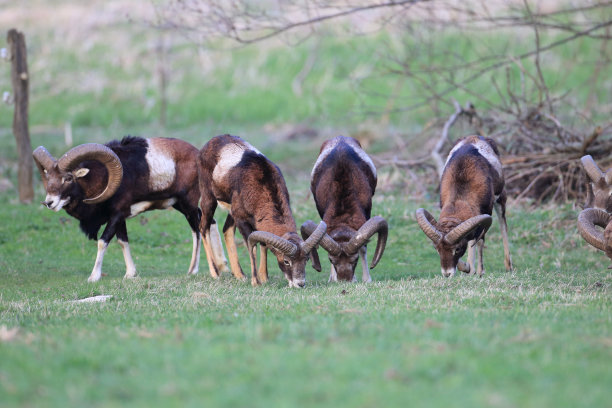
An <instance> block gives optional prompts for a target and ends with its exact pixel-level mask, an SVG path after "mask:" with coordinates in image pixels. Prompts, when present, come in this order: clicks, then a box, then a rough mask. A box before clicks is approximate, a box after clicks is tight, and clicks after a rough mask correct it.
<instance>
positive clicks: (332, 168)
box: [301, 136, 388, 282]
mask: <svg viewBox="0 0 612 408" xmlns="http://www.w3.org/2000/svg"><path fill="white" fill-rule="evenodd" d="M310 190H311V191H312V194H313V197H314V200H315V204H316V206H317V211H318V212H319V215H320V216H321V219H322V220H323V221H324V222H325V223H326V224H327V230H328V233H327V234H325V236H324V237H323V239H322V240H321V242H320V243H319V244H320V245H321V246H322V247H323V249H325V250H326V251H327V252H328V253H329V260H330V262H331V272H330V275H329V281H330V282H331V281H337V280H338V279H340V280H345V281H354V280H356V277H355V268H356V266H357V260H358V259H359V257H361V266H362V280H363V281H364V282H371V281H372V278H371V277H370V271H369V269H368V262H367V257H366V255H367V252H366V250H367V247H366V245H367V243H368V240H369V239H370V238H371V237H372V236H373V235H374V234H378V242H377V245H376V251H375V252H374V257H373V259H372V265H371V266H370V269H371V268H374V267H375V266H376V264H377V263H378V261H380V258H381V257H382V254H383V252H384V250H385V244H386V241H387V233H388V226H387V221H385V219H384V218H382V217H379V216H376V217H372V218H370V213H371V211H372V196H373V195H374V191H375V190H376V167H375V166H374V163H372V160H371V159H370V157H369V156H368V155H367V154H366V152H365V151H363V149H362V148H361V144H359V142H358V141H357V140H355V139H353V138H352V137H344V136H338V137H336V138H334V139H330V140H327V141H326V142H324V143H323V145H322V146H321V150H320V152H319V157H318V158H317V161H316V163H315V165H314V167H313V169H312V174H311V183H310ZM315 227H316V225H315V224H314V223H313V222H312V221H307V222H305V223H304V224H303V225H302V228H301V231H302V236H303V238H306V237H308V236H309V235H310V234H312V232H313V231H314V229H315ZM311 255H312V258H313V262H312V263H313V267H314V268H315V269H316V270H318V271H321V264H320V263H319V256H318V254H317V251H316V249H314V250H313V251H312V253H311Z"/></svg>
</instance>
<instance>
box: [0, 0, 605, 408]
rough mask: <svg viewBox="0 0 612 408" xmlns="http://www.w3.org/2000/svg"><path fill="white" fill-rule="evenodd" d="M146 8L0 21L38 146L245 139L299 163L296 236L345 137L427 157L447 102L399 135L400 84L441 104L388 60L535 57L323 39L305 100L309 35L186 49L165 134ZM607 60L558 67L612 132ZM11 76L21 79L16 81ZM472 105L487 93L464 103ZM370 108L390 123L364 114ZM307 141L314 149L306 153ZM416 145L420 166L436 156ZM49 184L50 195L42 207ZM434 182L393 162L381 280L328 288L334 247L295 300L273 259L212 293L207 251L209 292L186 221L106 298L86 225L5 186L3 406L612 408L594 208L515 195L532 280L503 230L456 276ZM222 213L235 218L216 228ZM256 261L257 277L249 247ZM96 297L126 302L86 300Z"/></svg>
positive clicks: (115, 272) (573, 50) (113, 272)
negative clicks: (444, 263)
mask: <svg viewBox="0 0 612 408" xmlns="http://www.w3.org/2000/svg"><path fill="white" fill-rule="evenodd" d="M26 3H27V4H26ZM145 3H146V4H145ZM134 4H138V5H140V6H141V7H140V8H138V7H136V6H134ZM148 4H149V3H148V2H140V1H138V2H137V1H131V2H122V1H116V0H111V1H102V0H94V1H92V2H87V5H85V3H82V2H76V1H73V0H51V1H43V0H29V1H28V2H15V3H11V4H9V3H8V2H1V1H0V26H3V27H7V28H8V27H9V26H17V28H20V29H22V30H23V31H24V32H25V33H26V38H27V41H28V49H29V63H30V72H31V78H32V82H31V88H30V89H31V105H30V114H31V116H30V125H31V133H32V134H31V137H32V145H33V146H34V147H35V146H38V145H45V146H46V147H47V148H48V149H49V150H50V151H51V153H52V154H54V155H56V156H59V155H61V154H62V153H64V152H65V151H66V150H67V146H66V145H65V144H64V137H63V127H64V124H65V123H66V122H70V123H71V124H72V127H73V131H74V144H78V143H84V142H105V141H108V140H110V139H113V138H120V137H122V136H123V135H126V134H133V135H143V136H160V135H167V136H174V137H180V138H183V139H185V140H188V141H190V142H191V143H193V144H194V145H196V146H198V147H200V146H202V145H203V144H204V143H205V142H206V141H207V140H208V139H209V138H210V137H212V136H214V135H216V134H220V133H225V132H230V133H233V134H237V135H240V136H243V137H245V138H247V139H248V140H249V141H251V142H252V143H253V144H254V145H255V146H256V147H257V148H258V149H259V150H261V151H262V152H264V153H265V154H266V155H267V156H268V157H270V158H271V159H272V160H273V161H275V162H276V163H277V164H278V165H279V166H280V168H281V169H282V171H283V172H284V174H285V177H286V179H287V184H288V188H289V191H290V194H291V199H292V207H293V210H294V215H295V218H296V221H297V223H298V225H299V224H301V223H302V222H303V221H305V220H306V219H313V220H318V215H317V214H316V211H315V207H314V203H313V200H312V197H311V196H310V195H309V194H308V186H309V174H310V169H311V166H312V164H313V163H314V161H315V158H316V154H317V152H318V149H319V147H320V144H321V143H322V141H323V140H325V139H326V138H328V137H332V136H335V135H336V134H338V133H343V134H347V135H355V136H358V135H369V136H368V137H367V138H366V140H364V142H366V143H367V145H368V151H369V152H371V153H379V152H385V151H388V150H389V149H391V148H393V147H394V143H395V141H394V139H393V138H392V137H389V135H391V134H392V135H394V136H393V137H400V138H403V139H404V142H410V140H411V138H412V137H413V136H414V135H416V134H418V133H419V132H420V131H421V130H422V129H423V128H424V127H425V126H426V125H427V123H428V122H429V121H430V120H431V119H432V118H431V110H430V108H425V109H421V110H416V111H413V112H410V113H405V114H403V113H398V114H395V115H391V116H390V120H389V121H388V122H386V121H385V119H383V117H384V116H385V115H384V113H382V110H384V109H381V106H382V107H385V106H387V104H388V103H389V96H388V95H389V93H390V92H391V91H392V90H394V89H396V88H398V92H397V94H396V96H395V98H396V101H395V102H394V106H395V107H400V106H402V105H406V106H407V105H410V104H412V103H414V101H415V100H419V99H420V98H422V97H423V95H422V94H421V93H420V92H422V88H420V87H419V86H418V84H415V83H411V82H410V81H406V82H405V83H403V82H402V84H401V85H399V82H398V78H397V76H388V75H384V74H381V73H380V72H382V71H379V69H381V68H385V67H387V68H389V67H388V66H386V64H388V60H386V59H385V53H386V51H385V52H383V50H388V48H386V47H389V46H391V47H392V48H391V49H393V50H395V51H396V52H397V55H413V54H414V56H415V64H417V65H419V64H420V65H422V66H424V67H427V66H430V64H434V63H435V64H437V65H439V66H442V65H444V64H446V63H451V62H452V58H453V55H451V54H447V55H446V54H444V52H443V51H442V50H443V49H444V48H445V47H447V46H448V44H449V43H451V44H453V45H454V46H455V51H456V52H457V53H461V54H463V55H467V56H471V57H473V58H477V57H478V56H479V55H481V54H482V53H483V52H484V51H486V50H490V49H497V50H500V51H499V52H504V53H508V54H516V53H520V52H521V50H522V49H521V47H524V46H525V43H524V42H521V41H516V38H515V37H513V36H506V35H505V33H504V32H502V31H500V32H499V33H498V35H496V36H490V37H486V38H479V39H474V40H472V41H467V40H466V41H465V42H457V40H456V39H455V38H452V37H450V36H449V37H446V36H440V38H439V41H438V42H437V44H438V46H439V47H440V48H439V49H438V48H436V49H432V50H430V51H431V52H430V53H421V54H419V53H417V52H416V51H418V44H417V43H415V42H414V41H411V39H410V38H403V37H402V38H399V37H398V35H397V33H386V32H381V33H378V34H377V35H374V36H371V37H361V38H348V37H346V36H335V35H329V36H324V37H322V39H321V40H320V43H319V44H318V48H317V50H316V52H317V56H316V58H315V60H316V63H315V64H314V65H313V68H312V70H311V72H310V73H309V75H308V76H307V77H306V78H305V80H304V82H303V84H302V93H301V94H300V93H299V92H298V93H296V92H295V91H294V90H293V87H292V85H293V82H294V80H295V77H296V75H297V73H298V72H300V70H301V69H302V68H303V67H304V64H305V61H306V60H307V59H308V58H309V55H310V53H312V52H313V45H312V43H310V42H306V43H302V44H299V45H296V46H294V47H288V46H287V44H278V43H272V44H265V45H259V46H257V47H255V48H238V49H234V50H231V51H222V50H214V49H199V48H197V47H193V46H191V45H189V44H187V43H185V41H184V40H183V39H181V38H180V37H173V38H172V39H171V40H172V41H173V44H174V46H173V47H172V52H171V54H170V61H171V62H170V71H171V77H170V82H169V87H168V99H169V106H168V124H167V127H166V128H162V127H160V126H158V125H157V120H158V111H159V95H158V87H157V78H156V61H157V60H156V57H155V52H154V49H155V44H156V43H157V41H158V40H159V35H158V34H157V33H156V32H155V31H153V30H151V29H150V27H148V26H147V25H146V24H143V23H142V20H141V19H142V18H144V17H146V15H147V12H146V10H145V11H142V10H143V9H146V7H147V5H148ZM143 7H144V8H143ZM135 10H136V11H135ZM607 12H609V10H607ZM50 15H52V16H53V17H54V18H49V16H50ZM126 15H128V16H130V17H131V18H132V20H128V19H126V18H125V17H126ZM432 35H433V34H432ZM543 37H544V39H543V40H546V39H547V38H546V37H545V36H544V35H543ZM584 41H588V40H584ZM599 52H600V48H598V47H589V43H587V42H583V41H582V40H580V41H576V42H572V43H569V44H568V45H567V46H564V47H560V48H558V49H555V51H554V52H551V53H549V54H546V56H545V57H543V69H544V71H545V74H546V77H547V78H548V79H550V83H549V85H550V86H551V89H552V91H553V92H555V93H557V94H562V93H565V92H566V91H570V90H571V94H570V95H569V96H568V97H567V98H568V100H569V102H570V104H571V105H573V106H580V105H581V104H585V103H586V101H588V100H591V101H595V102H594V106H597V107H599V108H600V110H599V111H593V112H591V116H589V118H588V120H593V121H596V120H597V118H598V117H603V116H601V115H604V116H605V115H608V116H609V109H608V108H609V95H610V94H611V92H612V81H611V80H610V78H609V76H606V75H600V76H599V77H598V79H597V80H596V81H595V82H593V80H592V72H593V64H594V63H595V61H599V59H600V56H599V54H598V53H599ZM417 57H419V58H421V57H423V58H424V59H422V60H421V59H416V58H417ZM525 64H526V65H528V63H527V62H526V63H525ZM589 64H590V65H589ZM559 66H563V69H557V68H558V67H559ZM7 67H8V64H2V65H0V86H1V87H2V88H6V87H7V86H8V85H7V84H8V70H7ZM532 68H533V67H531V66H527V69H532ZM375 72H376V73H377V74H376V75H374V74H373V73H375ZM511 75H516V72H515V71H513V73H511ZM504 76H505V74H502V76H501V78H503V77H504ZM364 78H366V80H363V79H364ZM489 85H490V78H489V77H486V78H482V80H478V81H475V82H474V83H473V88H471V91H472V92H478V93H481V94H483V95H486V97H487V98H489V99H492V100H494V99H495V98H496V92H495V91H494V90H492V89H491V88H490V86H489ZM438 90H439V89H438ZM453 96H454V97H456V98H457V99H458V100H459V101H460V102H462V103H464V102H465V100H466V98H468V94H466V93H464V92H462V91H460V92H457V93H455V94H453ZM372 107H376V108H377V109H379V110H380V112H379V113H378V114H374V115H369V116H365V115H363V112H364V111H368V110H371V108H372ZM582 113H584V112H581V114H582ZM598 115H600V116H598ZM11 117H12V109H11V108H10V107H7V106H4V105H2V107H0V181H3V182H5V181H8V182H10V183H12V185H13V186H14V185H15V184H16V178H17V177H16V171H17V165H16V152H15V148H14V139H13V136H12V134H11V129H10V126H11ZM583 119H584V118H582V117H580V118H576V119H575V123H578V122H580V121H582V120H583ZM588 120H587V122H588ZM296 124H298V125H305V126H306V127H308V128H310V129H314V134H313V135H310V136H307V137H301V138H297V139H290V138H288V137H287V134H288V133H290V131H291V130H292V129H294V128H295V126H296ZM364 128H365V129H366V130H367V129H374V130H373V131H371V132H370V133H368V132H363V129H364ZM398 135H399V136H398ZM413 144H414V145H415V146H417V147H416V148H415V150H414V151H412V150H410V151H407V152H405V153H406V155H407V156H411V155H417V156H418V155H419V154H418V148H419V147H418V144H417V143H413ZM407 158H408V157H407ZM419 175H420V174H419V173H416V176H419ZM35 179H36V185H35V187H36V198H35V202H38V201H40V200H42V199H43V197H44V193H43V191H42V186H41V183H40V181H39V176H38V174H36V175H35ZM433 184H434V183H433V182H432V185H425V186H424V185H423V183H422V182H419V181H418V180H416V181H415V180H411V179H410V177H408V176H407V175H405V174H402V171H401V170H398V169H393V168H381V169H379V190H378V192H377V194H376V196H375V202H374V209H373V214H376V215H382V216H384V217H385V218H386V219H387V221H388V222H389V225H390V232H389V234H390V235H389V241H388V244H387V250H386V252H385V254H384V256H383V258H382V260H381V262H380V263H379V265H378V266H377V267H376V268H375V269H374V270H373V271H372V278H373V279H374V282H372V283H370V284H363V283H361V282H359V283H351V284H346V283H328V282H327V278H328V271H329V263H328V262H327V260H326V258H327V257H326V256H324V255H323V253H320V254H321V255H322V256H321V258H322V262H323V263H324V265H323V268H324V272H322V273H317V272H316V271H314V270H313V269H312V268H311V266H310V265H308V267H307V268H308V269H307V285H306V287H305V288H304V289H303V290H295V289H289V288H288V287H287V282H286V281H285V279H284V278H283V277H282V276H281V273H280V271H279V269H278V266H277V265H276V262H275V261H273V260H272V259H270V260H269V268H270V274H271V281H270V282H269V283H267V284H266V285H264V286H262V287H259V288H252V287H251V286H250V283H248V282H238V281H236V280H235V279H234V278H233V277H232V276H231V275H230V274H226V275H224V276H222V277H221V278H220V279H219V280H214V279H213V278H211V277H210V275H209V274H208V271H207V266H206V262H205V259H204V255H202V259H201V269H200V274H199V275H198V276H195V277H188V276H187V275H186V271H187V268H188V264H189V259H190V256H191V234H190V230H189V227H188V225H187V223H186V221H185V220H184V218H183V217H182V216H181V215H180V214H179V213H178V212H176V211H156V212H150V213H145V214H143V215H140V216H138V217H136V218H134V219H132V220H130V221H129V222H128V230H129V234H130V241H131V243H132V245H131V249H132V254H133V256H134V260H135V263H136V267H137V269H138V271H139V277H138V278H136V279H133V280H123V279H122V277H123V275H124V273H125V265H124V262H123V257H122V254H121V251H120V248H119V246H118V245H117V244H116V243H115V242H113V243H112V244H111V247H110V249H109V250H108V252H107V254H106V257H105V262H104V269H103V271H104V273H105V276H103V278H102V279H101V281H100V282H98V283H95V284H89V283H87V277H88V276H89V273H90V272H91V268H92V267H93V263H94V259H95V252H96V245H95V243H94V242H92V241H87V240H86V238H85V236H84V235H83V234H82V233H81V232H80V231H79V228H78V222H76V220H74V219H72V218H70V217H69V216H68V215H67V214H66V213H65V212H60V213H54V212H52V211H50V210H47V209H45V208H43V207H42V206H41V205H38V204H36V203H34V204H31V205H22V204H19V203H17V200H16V195H17V194H16V191H15V189H14V187H8V188H7V189H6V190H5V191H0V407H5V406H6V407H13V406H15V407H17V406H19V407H29V406H32V407H39V406H58V407H60V406H62V407H63V406H104V407H113V406H126V405H130V406H228V407H236V406H244V407H293V406H303V407H306V406H334V407H339V406H358V407H387V406H400V405H401V406H407V405H408V406H431V407H447V406H459V407H468V406H486V407H500V408H505V407H538V408H539V407H553V406H554V407H577V406H580V407H610V404H611V403H610V401H612V390H611V389H610V384H612V370H611V369H610V367H612V296H611V290H612V271H611V270H610V269H608V266H609V264H610V263H609V260H608V259H607V258H606V257H605V255H604V254H603V253H601V252H597V251H595V250H594V249H593V248H591V247H588V246H587V245H586V243H585V242H584V241H583V240H582V239H581V238H580V236H579V235H578V233H577V229H576V217H577V213H578V209H577V208H576V206H573V205H572V204H571V203H568V204H565V205H560V206H553V205H545V206H543V207H538V208H534V207H532V206H530V203H529V202H516V201H513V200H512V199H511V200H510V204H509V208H508V225H509V232H510V244H511V252H512V256H513V260H514V264H515V270H514V271H513V272H510V273H508V272H505V271H504V267H503V249H502V244H501V237H500V232H499V226H498V224H497V221H494V224H493V226H492V228H491V230H490V232H489V234H488V235H487V248H486V251H485V260H484V261H485V267H486V271H487V273H486V275H485V276H484V277H483V278H476V277H473V276H466V275H460V276H456V277H454V278H452V279H445V278H443V277H442V276H441V274H440V265H439V258H438V256H437V253H436V252H435V249H434V248H433V246H432V245H431V243H430V242H429V240H428V239H427V238H426V237H425V235H424V234H423V233H422V232H421V231H420V229H419V228H418V226H417V224H416V221H415V219H414V211H415V210H416V209H417V208H418V207H426V208H428V209H429V210H430V211H431V212H432V214H434V215H436V216H437V215H438V214H439V210H438V209H437V203H436V201H437V195H436V192H435V185H433ZM2 185H6V184H5V183H3V184H2ZM223 216H224V215H223V212H222V211H218V213H217V220H218V221H221V220H222V219H223ZM372 252H373V248H370V253H372ZM239 253H240V256H241V264H242V265H243V267H244V268H245V270H246V267H247V266H248V259H247V256H246V250H245V248H244V246H240V247H239ZM96 295H110V296H112V298H111V299H110V300H108V301H107V302H104V303H94V304H85V303H76V302H75V301H76V300H79V299H83V298H87V297H90V296H96Z"/></svg>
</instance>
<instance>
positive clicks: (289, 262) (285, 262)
mask: <svg viewBox="0 0 612 408" xmlns="http://www.w3.org/2000/svg"><path fill="white" fill-rule="evenodd" d="M283 263H284V264H285V265H286V266H291V261H288V260H286V259H285V260H283Z"/></svg>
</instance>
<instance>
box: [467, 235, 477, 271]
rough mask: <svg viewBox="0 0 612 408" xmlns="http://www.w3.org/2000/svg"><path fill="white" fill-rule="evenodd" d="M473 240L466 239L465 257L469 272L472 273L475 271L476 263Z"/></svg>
mask: <svg viewBox="0 0 612 408" xmlns="http://www.w3.org/2000/svg"><path fill="white" fill-rule="evenodd" d="M474 244H475V242H474V240H473V239H472V240H470V241H468V258H467V263H468V265H469V266H470V272H469V273H470V274H473V273H474V272H475V271H476V263H475V259H474V251H475V250H476V248H474Z"/></svg>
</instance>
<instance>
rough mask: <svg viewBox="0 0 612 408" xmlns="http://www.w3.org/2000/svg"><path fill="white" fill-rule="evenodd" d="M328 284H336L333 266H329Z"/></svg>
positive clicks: (336, 279)
mask: <svg viewBox="0 0 612 408" xmlns="http://www.w3.org/2000/svg"><path fill="white" fill-rule="evenodd" d="M327 281H328V282H338V274H337V273H336V268H335V267H334V264H332V266H331V270H330V271H329V279H328V280H327Z"/></svg>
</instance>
